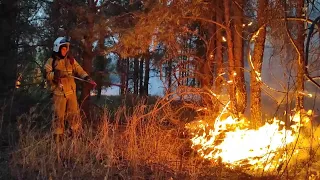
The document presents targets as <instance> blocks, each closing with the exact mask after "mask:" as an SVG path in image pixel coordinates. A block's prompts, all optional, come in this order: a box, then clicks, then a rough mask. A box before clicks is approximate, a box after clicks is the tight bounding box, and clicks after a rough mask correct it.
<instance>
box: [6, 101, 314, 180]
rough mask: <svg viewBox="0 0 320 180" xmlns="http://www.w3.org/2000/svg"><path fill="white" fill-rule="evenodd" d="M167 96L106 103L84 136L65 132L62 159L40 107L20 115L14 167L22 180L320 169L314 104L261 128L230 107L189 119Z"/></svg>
mask: <svg viewBox="0 0 320 180" xmlns="http://www.w3.org/2000/svg"><path fill="white" fill-rule="evenodd" d="M161 101H162V102H157V103H156V104H155V105H145V103H144V102H143V101H142V102H141V103H139V104H138V105H136V106H134V107H132V109H130V110H128V109H127V107H126V106H121V107H119V108H118V110H117V111H116V112H114V114H112V115H111V114H110V112H109V111H108V110H107V109H104V110H103V113H102V114H101V116H99V119H98V120H96V123H95V124H94V125H92V124H84V126H83V129H82V132H81V134H80V136H79V137H78V138H73V137H71V136H69V135H68V133H66V134H65V136H64V140H63V141H62V143H61V146H60V157H61V161H59V158H58V156H57V144H56V142H55V141H54V138H53V135H52V134H51V130H50V129H49V127H50V124H44V123H42V125H41V126H40V127H39V126H34V125H33V124H35V122H34V121H35V119H38V115H36V112H37V111H33V112H32V113H31V114H30V113H29V114H27V115H24V116H21V117H20V121H19V123H18V125H19V137H20V138H19V142H18V143H17V146H16V147H15V148H14V149H13V151H12V155H11V161H10V166H11V168H12V174H13V175H15V176H16V177H17V178H19V179H26V178H32V179H62V178H64V179H258V178H261V177H267V178H268V177H269V178H271V179H275V178H278V179H281V178H289V179H292V178H293V177H295V178H298V177H299V179H305V178H310V177H312V176H313V174H317V173H319V172H318V169H319V168H320V163H319V159H320V157H319V156H320V153H319V151H318V147H319V138H320V128H315V126H314V125H312V124H311V122H312V113H311V111H309V112H307V113H304V114H303V113H301V114H293V116H292V117H291V122H292V123H291V124H290V125H287V124H285V123H283V121H281V120H278V119H277V118H275V119H273V120H272V121H270V122H267V123H266V124H265V125H264V126H262V127H260V128H259V129H256V130H253V129H250V128H249V126H248V124H247V122H248V121H247V120H245V119H244V118H235V117H233V116H231V115H230V114H228V113H227V112H224V111H222V112H221V114H220V115H218V116H217V114H210V113H207V114H201V115H199V116H198V118H201V121H200V120H199V119H198V120H196V121H193V122H190V123H187V124H186V126H185V122H184V121H183V120H180V119H177V118H181V116H177V114H176V112H177V111H175V110H174V109H172V108H173V107H172V106H170V104H172V103H164V102H163V101H164V100H163V99H162V100H161ZM188 104H189V105H190V102H188ZM182 106H183V104H182ZM178 109H181V108H178ZM208 109H209V108H208ZM199 113H200V112H199ZM170 115H171V116H170ZM174 118H176V121H180V122H183V123H175V122H176V121H172V119H174ZM123 122H126V123H123ZM170 122H171V123H173V124H174V125H172V124H171V123H170ZM181 124H182V125H183V126H181ZM185 128H186V129H185ZM317 168H318V169H317ZM314 176H316V175H314ZM295 178H294V179H295Z"/></svg>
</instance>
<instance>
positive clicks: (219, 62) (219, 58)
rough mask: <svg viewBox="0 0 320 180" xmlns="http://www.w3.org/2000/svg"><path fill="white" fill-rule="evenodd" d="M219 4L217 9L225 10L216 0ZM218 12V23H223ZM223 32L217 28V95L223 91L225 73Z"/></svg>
mask: <svg viewBox="0 0 320 180" xmlns="http://www.w3.org/2000/svg"><path fill="white" fill-rule="evenodd" d="M216 3H217V7H218V8H217V9H218V10H219V9H221V10H222V9H223V7H222V5H221V1H220V0H216ZM218 10H216V21H217V22H218V23H222V18H223V17H222V13H221V12H219V11H218ZM221 41H222V32H221V29H220V28H217V33H216V45H217V48H216V54H215V60H216V63H217V64H216V69H215V93H216V94H218V95H219V94H221V89H222V82H223V78H222V76H221V74H222V73H223V72H224V71H223V67H222V65H223V50H222V42H221Z"/></svg>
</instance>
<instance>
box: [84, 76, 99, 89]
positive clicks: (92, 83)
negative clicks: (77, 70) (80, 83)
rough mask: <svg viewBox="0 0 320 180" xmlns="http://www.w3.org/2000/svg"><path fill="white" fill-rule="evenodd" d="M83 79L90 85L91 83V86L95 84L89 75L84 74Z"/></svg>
mask: <svg viewBox="0 0 320 180" xmlns="http://www.w3.org/2000/svg"><path fill="white" fill-rule="evenodd" d="M84 80H86V81H88V82H89V83H90V84H91V85H93V88H94V87H96V86H97V83H96V82H94V81H93V80H92V79H91V78H90V77H89V76H86V77H85V78H84Z"/></svg>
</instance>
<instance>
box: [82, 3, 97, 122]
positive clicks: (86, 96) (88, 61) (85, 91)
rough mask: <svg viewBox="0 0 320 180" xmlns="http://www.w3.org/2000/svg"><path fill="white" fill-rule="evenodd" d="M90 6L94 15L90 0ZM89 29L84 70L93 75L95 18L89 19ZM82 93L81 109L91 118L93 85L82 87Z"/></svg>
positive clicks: (84, 53) (93, 5) (93, 7)
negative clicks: (91, 91)
mask: <svg viewBox="0 0 320 180" xmlns="http://www.w3.org/2000/svg"><path fill="white" fill-rule="evenodd" d="M88 6H89V10H90V13H92V14H94V12H95V4H94V1H93V0H88ZM86 23H87V29H88V33H87V34H88V35H87V36H86V37H85V38H84V39H85V42H84V52H83V55H82V57H83V69H84V70H85V71H86V72H87V73H88V74H89V75H91V72H92V60H93V57H94V54H93V52H92V44H93V42H94V39H93V37H94V31H93V28H94V19H93V18H88V19H87V22H86ZM82 87H83V88H82V93H81V108H82V110H83V112H84V113H85V115H86V117H87V118H89V117H90V114H89V113H90V109H89V108H90V106H89V104H90V103H89V102H90V101H89V100H90V90H91V85H90V84H89V83H83V86H82Z"/></svg>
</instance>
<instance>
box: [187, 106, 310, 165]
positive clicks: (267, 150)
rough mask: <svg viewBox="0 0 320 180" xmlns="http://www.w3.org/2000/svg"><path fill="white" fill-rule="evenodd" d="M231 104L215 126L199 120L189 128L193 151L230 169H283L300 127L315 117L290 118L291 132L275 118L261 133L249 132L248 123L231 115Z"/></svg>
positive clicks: (261, 128) (297, 115)
mask: <svg viewBox="0 0 320 180" xmlns="http://www.w3.org/2000/svg"><path fill="white" fill-rule="evenodd" d="M229 103H230V102H229ZM229 103H228V104H227V105H226V106H225V107H224V109H223V110H222V112H221V114H220V115H219V116H218V117H217V118H216V119H215V121H214V123H212V124H210V123H208V122H206V121H204V120H199V121H197V122H193V123H189V124H187V125H186V128H187V129H189V130H190V132H191V135H192V138H191V141H192V148H193V149H194V150H196V151H197V153H198V154H199V155H200V156H201V157H203V158H205V159H207V160H210V161H212V162H213V163H223V164H225V165H226V166H227V167H230V168H236V167H246V168H247V169H249V170H254V171H257V170H263V171H272V170H275V169H277V168H279V167H281V165H282V164H283V163H285V161H286V160H287V159H288V157H289V156H290V154H289V151H288V147H289V146H288V145H290V144H293V142H295V141H296V140H297V138H298V132H299V129H300V127H302V126H303V125H304V124H305V123H308V122H309V121H310V119H309V116H311V114H312V111H308V112H307V113H305V114H304V115H303V114H302V113H300V112H296V113H295V114H294V115H293V116H291V117H290V122H291V123H292V125H291V126H290V128H285V122H284V121H281V120H279V119H277V118H273V119H272V120H271V121H269V122H267V123H265V125H263V126H262V127H260V128H258V129H249V121H248V120H246V119H244V118H241V119H240V118H235V117H233V116H232V115H229V114H228V112H227V106H228V105H229ZM293 153H297V150H294V152H293Z"/></svg>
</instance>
